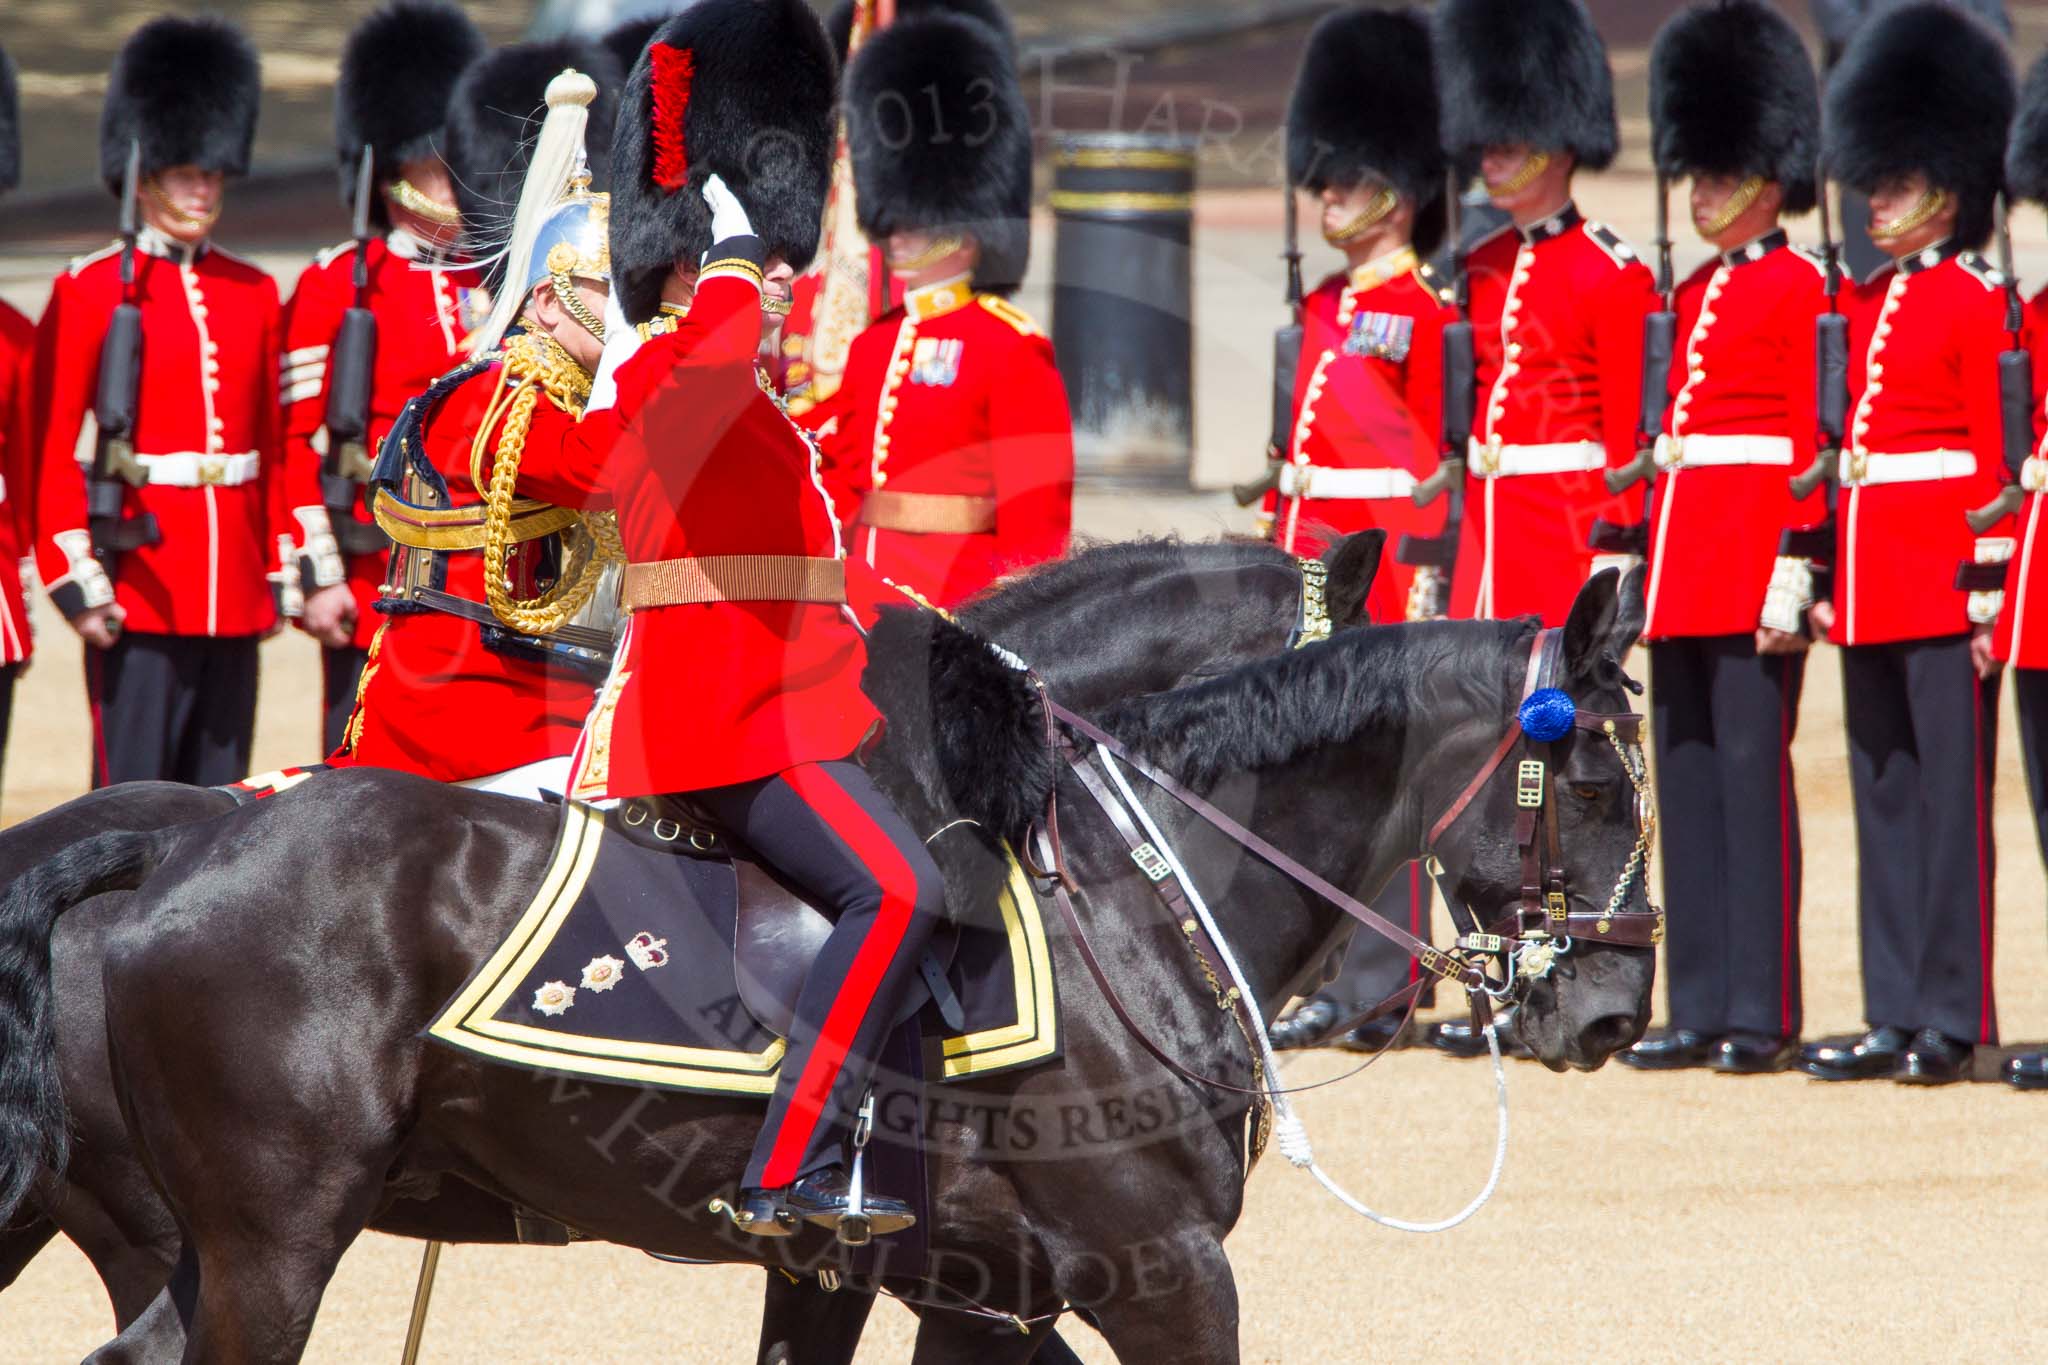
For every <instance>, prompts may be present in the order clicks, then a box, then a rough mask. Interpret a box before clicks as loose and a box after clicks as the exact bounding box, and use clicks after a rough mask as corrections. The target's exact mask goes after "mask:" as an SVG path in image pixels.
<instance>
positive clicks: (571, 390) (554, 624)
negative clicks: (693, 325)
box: [469, 332, 626, 635]
mask: <svg viewBox="0 0 2048 1365" xmlns="http://www.w3.org/2000/svg"><path fill="white" fill-rule="evenodd" d="M502 373H503V381H502V382H501V384H500V385H499V387H498V390H497V392H496V393H495V394H494V395H493V396H492V398H491V404H490V406H489V408H487V409H486V410H485V412H484V420H483V421H482V422H481V423H479V424H478V426H477V430H476V439H475V441H474V443H473V444H472V445H471V446H470V451H469V477H470V480H471V482H473V483H474V484H475V485H476V487H477V488H478V489H479V490H480V491H482V493H483V495H484V545H483V549H484V596H485V600H486V601H488V602H489V603H490V608H491V614H492V615H494V616H496V617H497V618H498V619H499V620H500V621H502V622H504V624H505V625H506V626H508V627H509V628H511V629H513V630H516V631H518V632H520V633H521V634H523V635H547V634H550V633H552V632H554V631H556V630H559V629H561V628H562V627H563V626H565V625H568V624H569V622H570V621H571V620H573V619H574V618H575V616H576V614H577V613H578V612H580V611H582V610H583V608H584V606H585V605H587V604H588V603H589V601H590V598H591V595H592V594H593V593H595V592H596V591H597V586H598V584H599V583H600V582H601V581H602V580H603V577H604V568H605V566H606V565H607V564H612V563H616V562H619V561H622V560H624V559H625V557H626V556H625V550H624V548H623V547H622V546H621V545H620V543H619V526H618V517H617V515H616V514H615V513H612V512H589V513H578V514H575V520H574V521H573V522H572V523H570V524H569V525H568V526H567V527H566V528H565V529H564V530H563V531H562V532H561V535H562V537H563V541H564V549H563V554H562V569H561V574H560V576H559V577H558V578H557V579H556V581H555V583H554V584H553V585H552V586H551V587H549V588H548V589H547V590H546V591H544V592H542V593H541V595H540V596H538V597H528V598H518V597H514V596H513V595H512V587H511V582H510V579H509V578H508V577H507V575H506V565H505V559H506V554H507V551H508V550H509V548H510V546H511V545H512V544H513V543H514V542H515V541H516V539H517V537H516V535H515V534H514V529H513V522H514V520H515V518H516V517H517V516H518V513H519V504H520V503H521V502H524V501H527V500H523V499H519V498H517V497H515V495H514V490H515V489H516V488H517V487H518V483H519V462H520V460H521V459H522V458H523V457H524V456H525V454H526V435H527V432H528V430H529V429H530V428H531V427H532V425H533V410H534V406H535V405H536V404H537V403H538V402H539V401H540V396H541V394H543V393H545V394H546V395H547V396H548V401H549V402H551V403H553V404H554V405H555V406H556V407H558V408H560V409H561V410H562V411H563V412H566V413H568V414H569V415H570V416H571V417H578V418H580V417H581V416H582V415H583V405H584V403H585V402H587V401H588V400H589V398H590V375H589V374H588V373H587V372H586V371H585V370H584V369H583V367H582V366H581V365H578V364H577V363H576V361H575V359H574V358H573V357H572V356H571V355H570V354H569V353H568V352H567V351H566V350H564V349H562V346H561V344H560V343H559V342H557V341H556V340H555V339H554V338H553V337H549V336H545V335H542V334H540V333H538V332H521V333H519V334H518V335H516V336H513V337H512V338H510V339H509V340H507V341H506V343H505V359H504V361H503V363H502ZM501 417H502V418H503V419H504V430H503V431H502V432H501V433H500V435H499V437H498V444H497V448H496V449H495V450H493V451H492V452H491V474H490V478H489V480H488V481H486V480H485V478H484V473H483V464H484V446H485V444H486V442H488V441H489V440H490V434H491V432H492V430H494V429H495V428H496V427H497V426H498V422H499V419H500V418H501ZM528 505H530V503H529V504H528Z"/></svg>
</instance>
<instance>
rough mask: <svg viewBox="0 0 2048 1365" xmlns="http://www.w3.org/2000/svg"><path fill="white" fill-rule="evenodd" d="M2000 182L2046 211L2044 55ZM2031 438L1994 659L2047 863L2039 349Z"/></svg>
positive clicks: (2046, 625)
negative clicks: (2011, 710) (2007, 687)
mask: <svg viewBox="0 0 2048 1365" xmlns="http://www.w3.org/2000/svg"><path fill="white" fill-rule="evenodd" d="M2005 176H2006V185H2007V187H2008V188H2009V190H2010V192H2011V194H2012V196H2013V197H2014V198H2015V199H2031V200H2034V201H2035V202H2037V203H2042V204H2048V56H2044V57H2042V58H2041V59H2040V60H2038V61H2036V62H2035V63H2034V66H2033V69H2032V70H2030V71H2029V72H2028V73H2027V79H2026V84H2025V85H2024V86H2022V87H2021V90H2020V103H2019V113H2018V115H2017V116H2016V117H2015V118H2014V119H2013V127H2012V141H2011V143H2010V144H2009V145H2008V147H2007V149H2006V156H2005ZM2028 313H2029V318H2028V326H2029V330H2030V331H2031V332H2032V334H2033V335H2034V337H2035V338H2037V339H2038V338H2040V337H2042V336H2043V335H2048V289H2043V290H2042V291H2041V292H2040V293H2038V294H2036V295H2034V298H2033V301H2032V302H2031V303H2030V304H2029V305H2028ZM2033 434H2034V448H2033V452H2032V454H2031V455H2030V457H2029V458H2028V459H2027V461H2026V463H2025V464H2024V465H2023V466H2022V467H2021V468H2020V469H2019V470H2018V471H2017V473H2018V482H2019V487H2020V491H2021V493H2022V495H2023V500H2022V502H2021V503H2020V513H2019V547H2018V548H2017V549H2016V550H2015V551H2014V552H2013V556H2012V562H2011V567H2010V569H2009V570H2008V577H2007V581H2006V588H2005V610H2004V611H2002V612H2000V613H1999V617H1998V634H1997V637H1996V639H1995V645H1996V652H1997V654H1998V657H1999V658H2000V659H2001V660H2003V661H2004V662H2005V663H2007V664H2009V665H2011V667H2012V683H2013V688H2012V690H2013V704H2014V705H2015V706H2017V707H2018V708H2019V722H2020V758H2021V760H2022V761H2023V763H2024V765H2025V767H2026V773H2027V794H2028V796H2029V797H2030V798H2031V799H2032V801H2033V806H2034V833H2035V837H2036V838H2037V840H2038V841H2039V843H2040V848H2041V854H2042V856H2043V857H2044V858H2048V355H2043V354H2042V353H2041V352H2040V349H2039V347H2038V346H2037V347H2036V352H2035V356H2034V433H2033ZM2012 472H2013V471H2010V470H2009V471H2008V476H2010V475H2011V474H2012ZM2005 1078H2006V1080H2007V1081H2008V1082H2010V1083H2011V1084H2013V1085H2015V1086H2018V1087H2019V1088H2020V1089H2022V1090H2048V1053H2040V1052H2029V1053H2026V1054H2024V1055H2022V1056H2019V1057H2015V1058H2013V1059H2012V1060H2011V1061H2010V1062H2008V1063H2007V1064H2006V1072H2005Z"/></svg>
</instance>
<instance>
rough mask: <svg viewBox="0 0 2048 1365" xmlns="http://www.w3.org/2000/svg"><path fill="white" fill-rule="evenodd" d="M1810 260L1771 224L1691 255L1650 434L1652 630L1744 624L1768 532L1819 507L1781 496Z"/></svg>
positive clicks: (1806, 333) (1741, 628)
mask: <svg viewBox="0 0 2048 1365" xmlns="http://www.w3.org/2000/svg"><path fill="white" fill-rule="evenodd" d="M1821 283H1822V281H1821V269H1820V266H1819V265H1817V264H1816V263H1815V262H1814V260H1813V258H1812V257H1809V256H1807V255H1804V254H1803V253H1801V252H1799V251H1796V250H1794V249H1792V248H1791V247H1789V246H1787V245H1786V242H1785V234H1784V233H1783V232H1782V231H1779V232H1772V233H1771V234H1770V235H1769V236H1767V237H1764V238H1762V239H1760V240H1759V241H1756V242H1752V243H1751V244H1749V245H1748V246H1746V247H1742V248H1739V249H1737V250H1735V251H1730V252H1727V253H1725V254H1724V255H1722V256H1721V257H1720V258H1719V259H1717V260H1714V261H1709V262H1708V263H1707V264H1705V265H1703V266H1701V267H1700V268H1699V269H1698V270H1697V271H1695V272H1694V273H1693V275H1692V276H1691V277H1690V278H1689V279H1687V280H1686V282H1685V283H1684V284H1682V285H1680V286H1679V289H1678V300H1677V301H1678V335H1679V338H1680V339H1681V341H1682V343H1683V348H1682V350H1681V352H1680V354H1679V356H1678V357H1676V359H1678V360H1679V361H1680V362H1681V363H1679V364H1676V365H1674V366H1673V367H1672V373H1671V396H1672V402H1671V406H1670V407H1669V408H1668V409H1667V410H1666V414H1665V419H1664V432H1663V439H1662V440H1660V441H1659V442H1658V443H1657V464H1658V474H1657V492H1656V500H1655V505H1654V507H1653V509H1652V512H1651V525H1650V579H1649V586H1648V599H1649V602H1648V605H1649V621H1648V625H1647V627H1646V628H1645V630H1644V635H1645V636H1646V637H1647V638H1649V639H1652V640H1664V639H1671V638H1674V637H1677V636H1692V635H1747V634H1749V633H1750V632H1751V631H1754V630H1755V629H1756V628H1757V624H1758V617H1759V616H1760V615H1761V613H1762V611H1763V604H1764V592H1765V589H1767V588H1768V587H1769V586H1770V581H1771V570H1772V567H1773V565H1774V564H1775V562H1776V560H1777V555H1778V542H1779V536H1780V535H1781V533H1782V532H1784V531H1785V530H1787V529H1789V528H1795V527H1803V526H1812V525H1815V524H1816V523H1818V522H1819V521H1820V519H1821V518H1822V516H1824V515H1825V513H1826V507H1825V506H1824V504H1823V502H1822V499H1821V496H1820V494H1819V493H1817V492H1816V493H1814V494H1813V495H1812V496H1810V497H1808V498H1805V499H1803V500H1802V499H1795V498H1794V497H1793V496H1792V490H1791V487H1790V478H1791V475H1792V474H1794V473H1796V472H1798V471H1799V470H1803V469H1805V468H1806V467H1807V466H1808V465H1810V464H1811V463H1812V462H1813V454H1814V450H1815V447H1816V443H1817V441H1818V437H1819V431H1818V418H1817V416H1816V415H1815V412H1814V401H1815V393H1816V386H1815V379H1814V331H1813V326H1814V317H1815V315H1816V314H1817V313H1818V312H1819V311H1820V310H1821V309H1822V308H1823V307H1825V304H1826V300H1825V297H1824V295H1823V293H1822V288H1821Z"/></svg>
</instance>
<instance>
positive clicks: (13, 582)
mask: <svg viewBox="0 0 2048 1365" xmlns="http://www.w3.org/2000/svg"><path fill="white" fill-rule="evenodd" d="M20 114H21V105H20V98H19V95H18V94H17V92H16V85H15V79H14V60H13V58H11V57H9V56H8V55H7V54H6V53H5V52H0V194H4V193H5V192H6V191H8V190H11V189H13V188H14V187H15V186H16V185H18V184H20V183H21V117H20ZM35 349H36V328H35V324H34V323H32V322H30V321H29V320H28V319H27V318H26V317H23V316H22V315H21V314H20V313H19V312H17V311H15V310H14V309H13V308H11V307H9V306H8V305H7V304H5V303H0V756H4V755H5V754H6V752H7V730H8V722H9V721H10V720H11V719H12V718H13V715H14V683H15V680H16V679H17V678H19V677H20V676H21V675H22V674H23V673H25V672H27V671H28V660H29V654H30V652H31V651H33V650H34V648H35V640H34V638H33V637H32V636H31V635H30V634H29V628H28V600H27V595H26V586H27V582H28V575H29V569H30V561H29V560H28V559H27V558H26V557H25V556H27V555H28V554H29V550H30V547H31V546H32V545H33V544H34V543H35V490H36V462H35V457H34V454H33V448H32V439H31V438H32V426H33V423H32V420H31V418H32V413H33V411H34V407H35V403H34V397H35V386H34V384H33V382H32V380H31V378H30V376H31V375H32V374H33V373H34V365H33V362H34V358H35Z"/></svg>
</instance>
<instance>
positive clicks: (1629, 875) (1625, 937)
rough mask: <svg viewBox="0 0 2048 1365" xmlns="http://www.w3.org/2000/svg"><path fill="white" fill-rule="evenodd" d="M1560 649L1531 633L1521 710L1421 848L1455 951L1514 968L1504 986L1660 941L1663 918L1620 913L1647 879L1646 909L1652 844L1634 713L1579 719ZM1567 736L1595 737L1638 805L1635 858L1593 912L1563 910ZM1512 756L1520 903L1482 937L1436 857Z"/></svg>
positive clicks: (1557, 638)
mask: <svg viewBox="0 0 2048 1365" xmlns="http://www.w3.org/2000/svg"><path fill="white" fill-rule="evenodd" d="M1562 642H1563V632H1561V631H1559V630H1557V629H1554V628H1553V629H1549V630H1542V631H1538V632H1537V635H1536V639H1535V641H1534V642H1533V643H1532V644H1531V646H1530V649H1529V670H1528V675H1527V679H1526V681H1525V682H1524V684H1523V688H1522V701H1521V705H1520V706H1519V707H1517V708H1516V712H1515V717H1514V719H1513V720H1511V721H1510V722H1509V723H1508V731H1507V733H1506V734H1505V735H1503V736H1502V737H1501V741H1500V743H1499V744H1497V745H1495V746H1494V749H1493V752H1492V753H1491V754H1489V755H1488V756H1487V759H1486V761H1485V763H1483V764H1482V765H1481V766H1480V768H1479V771H1478V772H1477V773H1474V774H1473V776H1472V780H1471V781H1469V782H1467V783H1466V784H1465V786H1464V787H1463V789H1461V790H1460V791H1459V793H1458V795H1457V797H1456V798H1455V799H1454V800H1452V802H1451V804H1450V806H1449V807H1448V808H1447V809H1446V810H1445V811H1444V813H1443V814H1442V815H1441V816H1439V817H1438V818H1437V820H1436V822H1435V823H1434V824H1432V825H1431V826H1430V827H1429V833H1428V834H1427V836H1425V838H1424V840H1423V851H1424V853H1425V855H1426V856H1427V857H1428V859H1429V863H1430V871H1431V873H1432V874H1433V875H1434V876H1435V877H1436V879H1437V882H1438V885H1439V887H1440V889H1441V890H1442V891H1443V894H1444V901H1445V903H1446V905H1448V907H1449V908H1450V913H1451V918H1452V921H1453V923H1454V924H1455V925H1456V926H1457V929H1458V933H1459V939H1458V946H1459V947H1460V948H1463V949H1466V950H1467V951H1475V952H1481V953H1488V954H1498V955H1501V956H1503V957H1505V958H1508V959H1509V960H1511V961H1517V962H1518V969H1517V970H1516V971H1513V972H1510V973H1508V974H1507V975H1508V981H1509V983H1510V984H1512V982H1513V980H1514V979H1515V978H1516V977H1517V976H1529V977H1533V976H1541V975H1543V974H1544V973H1545V972H1547V971H1548V969H1549V966H1550V964H1551V963H1552V962H1553V961H1554V960H1555V958H1556V955H1557V954H1558V953H1560V952H1563V951H1565V950H1567V949H1569V948H1570V947H1571V945H1572V944H1573V943H1574V942H1576V941H1578V940H1581V939H1584V940H1586V941H1588V942H1597V943H1612V944H1619V945H1622V946H1625V947H1632V948H1651V947H1655V946H1656V945H1657V944H1659V943H1662V942H1663V941H1664V911H1663V910H1662V909H1661V908H1659V907H1657V906H1654V905H1653V906H1649V907H1648V908H1646V909H1643V910H1631V909H1627V908H1625V907H1626V905H1627V902H1628V898H1629V892H1630V890H1631V888H1632V887H1633V885H1634V883H1635V881H1636V879H1637V878H1639V877H1640V878H1643V879H1645V886H1644V894H1645V899H1647V896H1648V889H1649V888H1648V885H1647V878H1648V875H1649V858H1650V845H1651V841H1652V840H1653V838H1654V837H1655V834H1656V815H1655V810H1654V805H1653V803H1652V802H1651V801H1650V799H1649V773H1648V769H1647V765H1646V764H1645V763H1644V760H1643V755H1642V726H1643V718H1642V717H1641V716H1639V715H1637V714H1635V713H1634V712H1632V711H1619V712H1602V711H1582V710H1580V709H1579V708H1578V707H1577V705H1576V704H1574V703H1573V701H1572V700H1571V698H1570V697H1569V696H1568V695H1566V694H1565V693H1564V692H1563V691H1562V690H1560V689H1559V688H1558V687H1557V686H1556V679H1557V675H1558V673H1559V671H1560V668H1561V657H1562V654H1563V649H1562ZM1575 732H1576V733H1580V734H1589V735H1598V736H1600V737H1601V738H1603V739H1604V740H1606V742H1607V743H1608V744H1609V745H1610V746H1612V748H1613V749H1614V753H1615V756H1616V758H1618V759H1619V760H1620V762H1621V767H1622V772H1623V773H1624V774H1625V775H1626V776H1627V777H1628V779H1629V785H1630V786H1631V787H1632V788H1633V795H1634V797H1635V801H1636V846H1635V849H1634V851H1633V852H1632V853H1631V854H1630V855H1629V860H1628V863H1627V864H1626V865H1625V866H1624V867H1623V868H1622V870H1621V874H1620V876H1619V877H1617V878H1616V880H1615V885H1614V888H1613V890H1612V891H1611V892H1610V893H1609V894H1608V897H1607V902H1606V904H1605V905H1604V906H1602V907H1601V908H1600V909H1598V910H1593V911H1589V910H1574V909H1573V908H1572V906H1571V887H1570V884H1569V878H1568V877H1567V875H1566V873H1565V868H1564V855H1563V848H1562V843H1563V840H1562V834H1561V829H1560V825H1559V822H1558V816H1557V760H1558V753H1557V747H1558V745H1559V744H1561V743H1562V742H1563V741H1564V740H1565V739H1566V738H1567V737H1568V736H1570V735H1571V734H1573V733H1575ZM1511 754H1519V755H1520V758H1519V760H1518V762H1517V766H1516V769H1515V846H1516V849H1517V851H1518V855H1519V857H1520V859H1521V864H1522V878H1521V897H1520V899H1519V900H1518V901H1517V902H1516V904H1515V906H1514V908H1513V909H1512V910H1510V911H1509V912H1507V913H1506V914H1505V915H1503V916H1502V917H1501V918H1500V919H1498V920H1496V921H1495V922H1494V923H1492V924H1489V925H1486V926H1484V928H1483V929H1482V927H1481V926H1480V924H1479V922H1478V918H1477V916H1475V915H1474V914H1473V913H1472V909H1471V907H1470V906H1469V905H1467V904H1465V902H1464V901H1463V900H1462V899H1460V898H1459V897H1458V896H1456V895H1454V894H1453V893H1452V890H1451V887H1450V885H1449V879H1448V878H1447V877H1446V876H1445V875H1444V872H1443V865H1442V863H1441V861H1440V860H1439V859H1438V858H1437V854H1436V850H1437V846H1438V844H1439V843H1440V842H1441V841H1442V839H1443V837H1444V835H1445V834H1446V833H1448V832H1449V831H1450V828H1451V826H1452V825H1454V824H1456V823H1457V822H1458V819H1459V817H1460V816H1462V815H1463V814H1464V813H1465V811H1466V810H1467V809H1468V808H1469V807H1470V806H1471V804H1472V802H1473V801H1474V799H1476V798H1477V797H1478V795H1479V793H1480V792H1481V791H1483V790H1484V789H1485V787H1486V785H1487V783H1488V782H1489V781H1491V780H1492V778H1493V776H1494V774H1495V773H1497V772H1499V771H1500V768H1501V765H1502V764H1504V763H1505V762H1507V760H1508V757H1509V756H1510V755H1511Z"/></svg>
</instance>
